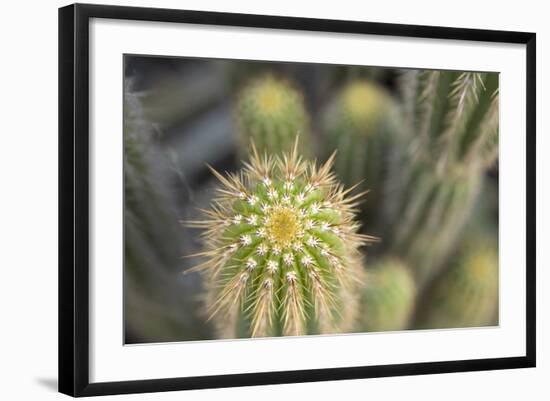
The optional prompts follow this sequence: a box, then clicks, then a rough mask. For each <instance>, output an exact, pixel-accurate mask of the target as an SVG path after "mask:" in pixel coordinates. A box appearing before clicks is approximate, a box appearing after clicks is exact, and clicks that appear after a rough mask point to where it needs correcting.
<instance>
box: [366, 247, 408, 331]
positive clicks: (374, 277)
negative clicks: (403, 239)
mask: <svg viewBox="0 0 550 401" xmlns="http://www.w3.org/2000/svg"><path fill="white" fill-rule="evenodd" d="M415 298H416V286H415V283H414V279H413V276H412V273H411V271H410V270H409V268H408V267H407V266H406V265H405V264H404V263H403V262H402V261H400V260H399V259H396V258H392V257H387V258H385V259H383V260H380V261H378V262H376V263H375V264H374V265H373V266H371V267H369V269H368V271H367V273H366V278H365V288H364V290H363V295H362V298H361V317H360V325H359V326H360V329H361V331H389V330H403V329H406V328H408V325H409V320H410V319H411V315H412V313H413V310H414V306H415Z"/></svg>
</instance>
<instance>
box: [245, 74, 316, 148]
mask: <svg viewBox="0 0 550 401" xmlns="http://www.w3.org/2000/svg"><path fill="white" fill-rule="evenodd" d="M236 115H237V120H238V130H239V134H240V135H241V138H242V144H241V149H242V150H243V152H244V154H246V150H247V149H248V146H249V145H250V141H251V140H252V141H254V143H255V144H256V147H257V148H258V149H259V151H260V152H265V151H268V152H270V153H271V154H281V153H282V152H285V151H286V152H289V151H290V150H291V149H292V146H293V144H294V141H295V139H296V137H297V136H298V137H299V138H300V142H299V150H300V154H302V155H308V154H311V149H310V146H311V145H310V144H311V141H310V140H309V138H308V135H309V116H308V114H307V112H306V109H305V104H304V99H303V95H302V93H301V92H299V91H298V90H296V89H295V88H294V87H293V86H292V85H291V84H290V83H289V82H288V81H286V80H282V79H276V78H275V77H274V76H273V75H271V74H269V75H265V76H261V77H260V78H257V79H255V80H253V81H252V82H250V83H248V84H247V85H246V86H245V88H244V89H243V90H242V92H241V94H240V96H239V100H238V105H237V111H236ZM306 144H307V145H308V146H306Z"/></svg>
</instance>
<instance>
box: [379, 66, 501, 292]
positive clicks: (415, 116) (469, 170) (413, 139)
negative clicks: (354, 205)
mask: <svg viewBox="0 0 550 401" xmlns="http://www.w3.org/2000/svg"><path fill="white" fill-rule="evenodd" d="M401 90H402V93H403V108H404V118H405V122H406V124H405V126H406V127H407V130H406V131H404V136H403V138H401V141H400V142H399V146H395V147H394V152H396V153H397V154H398V155H397V157H396V158H395V159H397V161H396V162H395V164H394V166H393V167H392V170H391V171H392V174H391V178H390V179H391V187H390V189H389V193H388V196H387V202H385V206H386V210H387V214H386V219H387V223H388V224H387V230H386V232H385V233H384V234H385V235H384V236H385V239H386V241H387V244H388V245H389V246H390V248H391V250H392V252H393V253H395V254H397V255H399V256H401V257H402V258H403V259H404V260H406V261H407V262H408V263H409V264H410V265H411V266H412V267H413V269H414V271H415V275H416V277H417V280H418V283H419V285H420V286H423V285H424V284H426V283H427V282H428V281H429V280H430V279H431V278H433V276H434V275H435V274H437V272H438V271H439V269H440V268H442V267H443V266H444V261H445V259H446V258H447V257H448V256H449V252H451V251H452V248H453V246H454V245H455V243H456V241H457V240H458V239H459V236H460V234H461V231H462V229H463V227H464V225H465V223H466V221H467V220H468V217H470V215H471V213H472V210H473V208H474V206H475V204H476V200H477V198H478V195H479V192H480V188H481V187H482V186H483V180H484V179H485V174H486V170H487V168H488V167H490V166H492V165H493V164H494V163H495V160H496V156H497V154H498V74H494V73H493V74H487V73H467V72H463V73H460V72H450V71H407V72H405V73H404V74H403V76H402V77H401Z"/></svg>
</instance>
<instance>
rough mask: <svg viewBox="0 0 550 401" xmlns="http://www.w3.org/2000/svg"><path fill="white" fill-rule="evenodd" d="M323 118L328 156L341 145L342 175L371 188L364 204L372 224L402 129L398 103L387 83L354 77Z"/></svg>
mask: <svg viewBox="0 0 550 401" xmlns="http://www.w3.org/2000/svg"><path fill="white" fill-rule="evenodd" d="M323 121H324V124H323V129H322V130H323V136H322V146H323V157H324V158H327V157H329V156H330V155H331V154H332V152H334V151H335V150H337V151H338V155H337V158H336V162H335V165H334V170H335V172H336V174H337V175H338V177H339V178H340V179H341V180H342V182H343V183H344V184H345V185H346V186H352V185H355V184H357V183H359V187H358V188H357V190H358V191H361V190H365V189H368V190H369V194H368V196H367V197H366V199H365V201H364V202H363V204H362V205H361V207H362V208H363V210H366V219H367V220H368V221H369V227H371V229H372V228H373V224H374V223H375V222H376V220H377V217H378V216H379V215H380V213H378V211H377V209H378V210H379V209H380V205H379V202H380V201H381V200H382V196H383V192H384V187H385V185H386V182H385V181H386V179H387V178H388V177H387V176H386V174H387V170H388V163H389V160H388V158H389V156H390V152H389V149H390V146H391V144H392V143H394V142H395V140H396V138H395V136H396V135H398V134H399V130H400V129H402V122H401V116H400V113H399V109H398V106H397V104H396V102H395V100H394V99H393V98H392V96H391V95H390V94H389V92H388V91H387V90H386V89H385V88H384V87H383V86H381V85H379V84H377V83H375V82H373V81H369V80H364V79H361V80H353V81H351V82H350V83H348V84H346V85H345V86H344V87H343V88H342V89H341V90H340V91H339V92H338V93H337V94H336V95H335V96H334V98H333V99H332V101H331V102H330V103H329V105H328V106H327V108H326V112H325V115H324V120H323ZM377 206H378V207H377Z"/></svg>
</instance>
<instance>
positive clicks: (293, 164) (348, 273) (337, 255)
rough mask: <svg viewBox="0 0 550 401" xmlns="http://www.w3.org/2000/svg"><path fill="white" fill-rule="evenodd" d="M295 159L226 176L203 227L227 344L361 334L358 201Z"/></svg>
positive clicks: (207, 267)
mask: <svg viewBox="0 0 550 401" xmlns="http://www.w3.org/2000/svg"><path fill="white" fill-rule="evenodd" d="M297 149H298V142H297V141H295V145H294V148H293V150H292V151H291V153H290V154H285V155H283V156H280V157H277V158H276V159H273V158H272V157H269V156H267V155H265V156H262V157H260V156H259V154H258V152H257V150H256V149H255V148H254V147H253V149H252V157H251V160H250V161H249V162H248V163H246V164H245V169H244V170H243V171H241V172H240V174H238V175H229V176H226V177H224V176H222V175H221V174H219V173H217V172H216V171H214V170H213V173H214V174H215V175H216V176H217V177H218V179H219V180H220V182H221V184H222V185H221V188H220V189H219V191H218V193H219V197H218V199H216V201H215V202H214V205H213V207H212V209H210V210H209V211H206V220H204V221H195V222H189V224H190V225H193V226H196V227H200V228H204V229H205V232H204V236H205V238H206V250H205V251H204V252H202V253H201V254H200V255H199V256H202V257H204V258H206V261H205V262H204V263H202V264H200V265H198V266H197V267H196V269H197V270H204V271H205V272H206V274H207V281H208V282H209V283H210V285H209V287H210V294H211V299H212V303H211V305H210V310H209V313H210V315H211V316H213V317H214V318H215V319H216V318H217V320H218V322H219V323H220V326H221V327H220V328H221V330H222V335H225V336H231V337H234V336H277V335H301V334H311V333H326V332H335V331H341V330H346V329H348V328H351V327H352V324H353V321H354V318H355V313H356V309H357V308H356V303H357V302H358V282H359V281H360V279H361V274H362V267H361V257H360V253H359V251H358V248H359V247H360V246H361V245H363V244H365V243H366V242H367V241H369V240H370V239H371V238H370V237H368V236H365V235H361V234H358V233H357V230H358V228H359V227H358V224H357V223H356V222H354V220H353V218H354V215H353V207H354V206H355V204H356V199H357V198H358V196H355V197H347V195H348V191H345V190H344V189H343V187H342V186H341V185H340V184H338V183H337V182H336V180H335V178H334V176H333V174H332V173H331V172H330V168H331V165H332V160H333V159H332V158H331V159H330V160H329V161H328V162H327V163H326V164H324V165H323V166H321V167H319V168H318V167H316V166H315V165H314V164H313V163H309V162H303V161H302V160H301V158H300V157H299V156H298V150H297Z"/></svg>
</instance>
